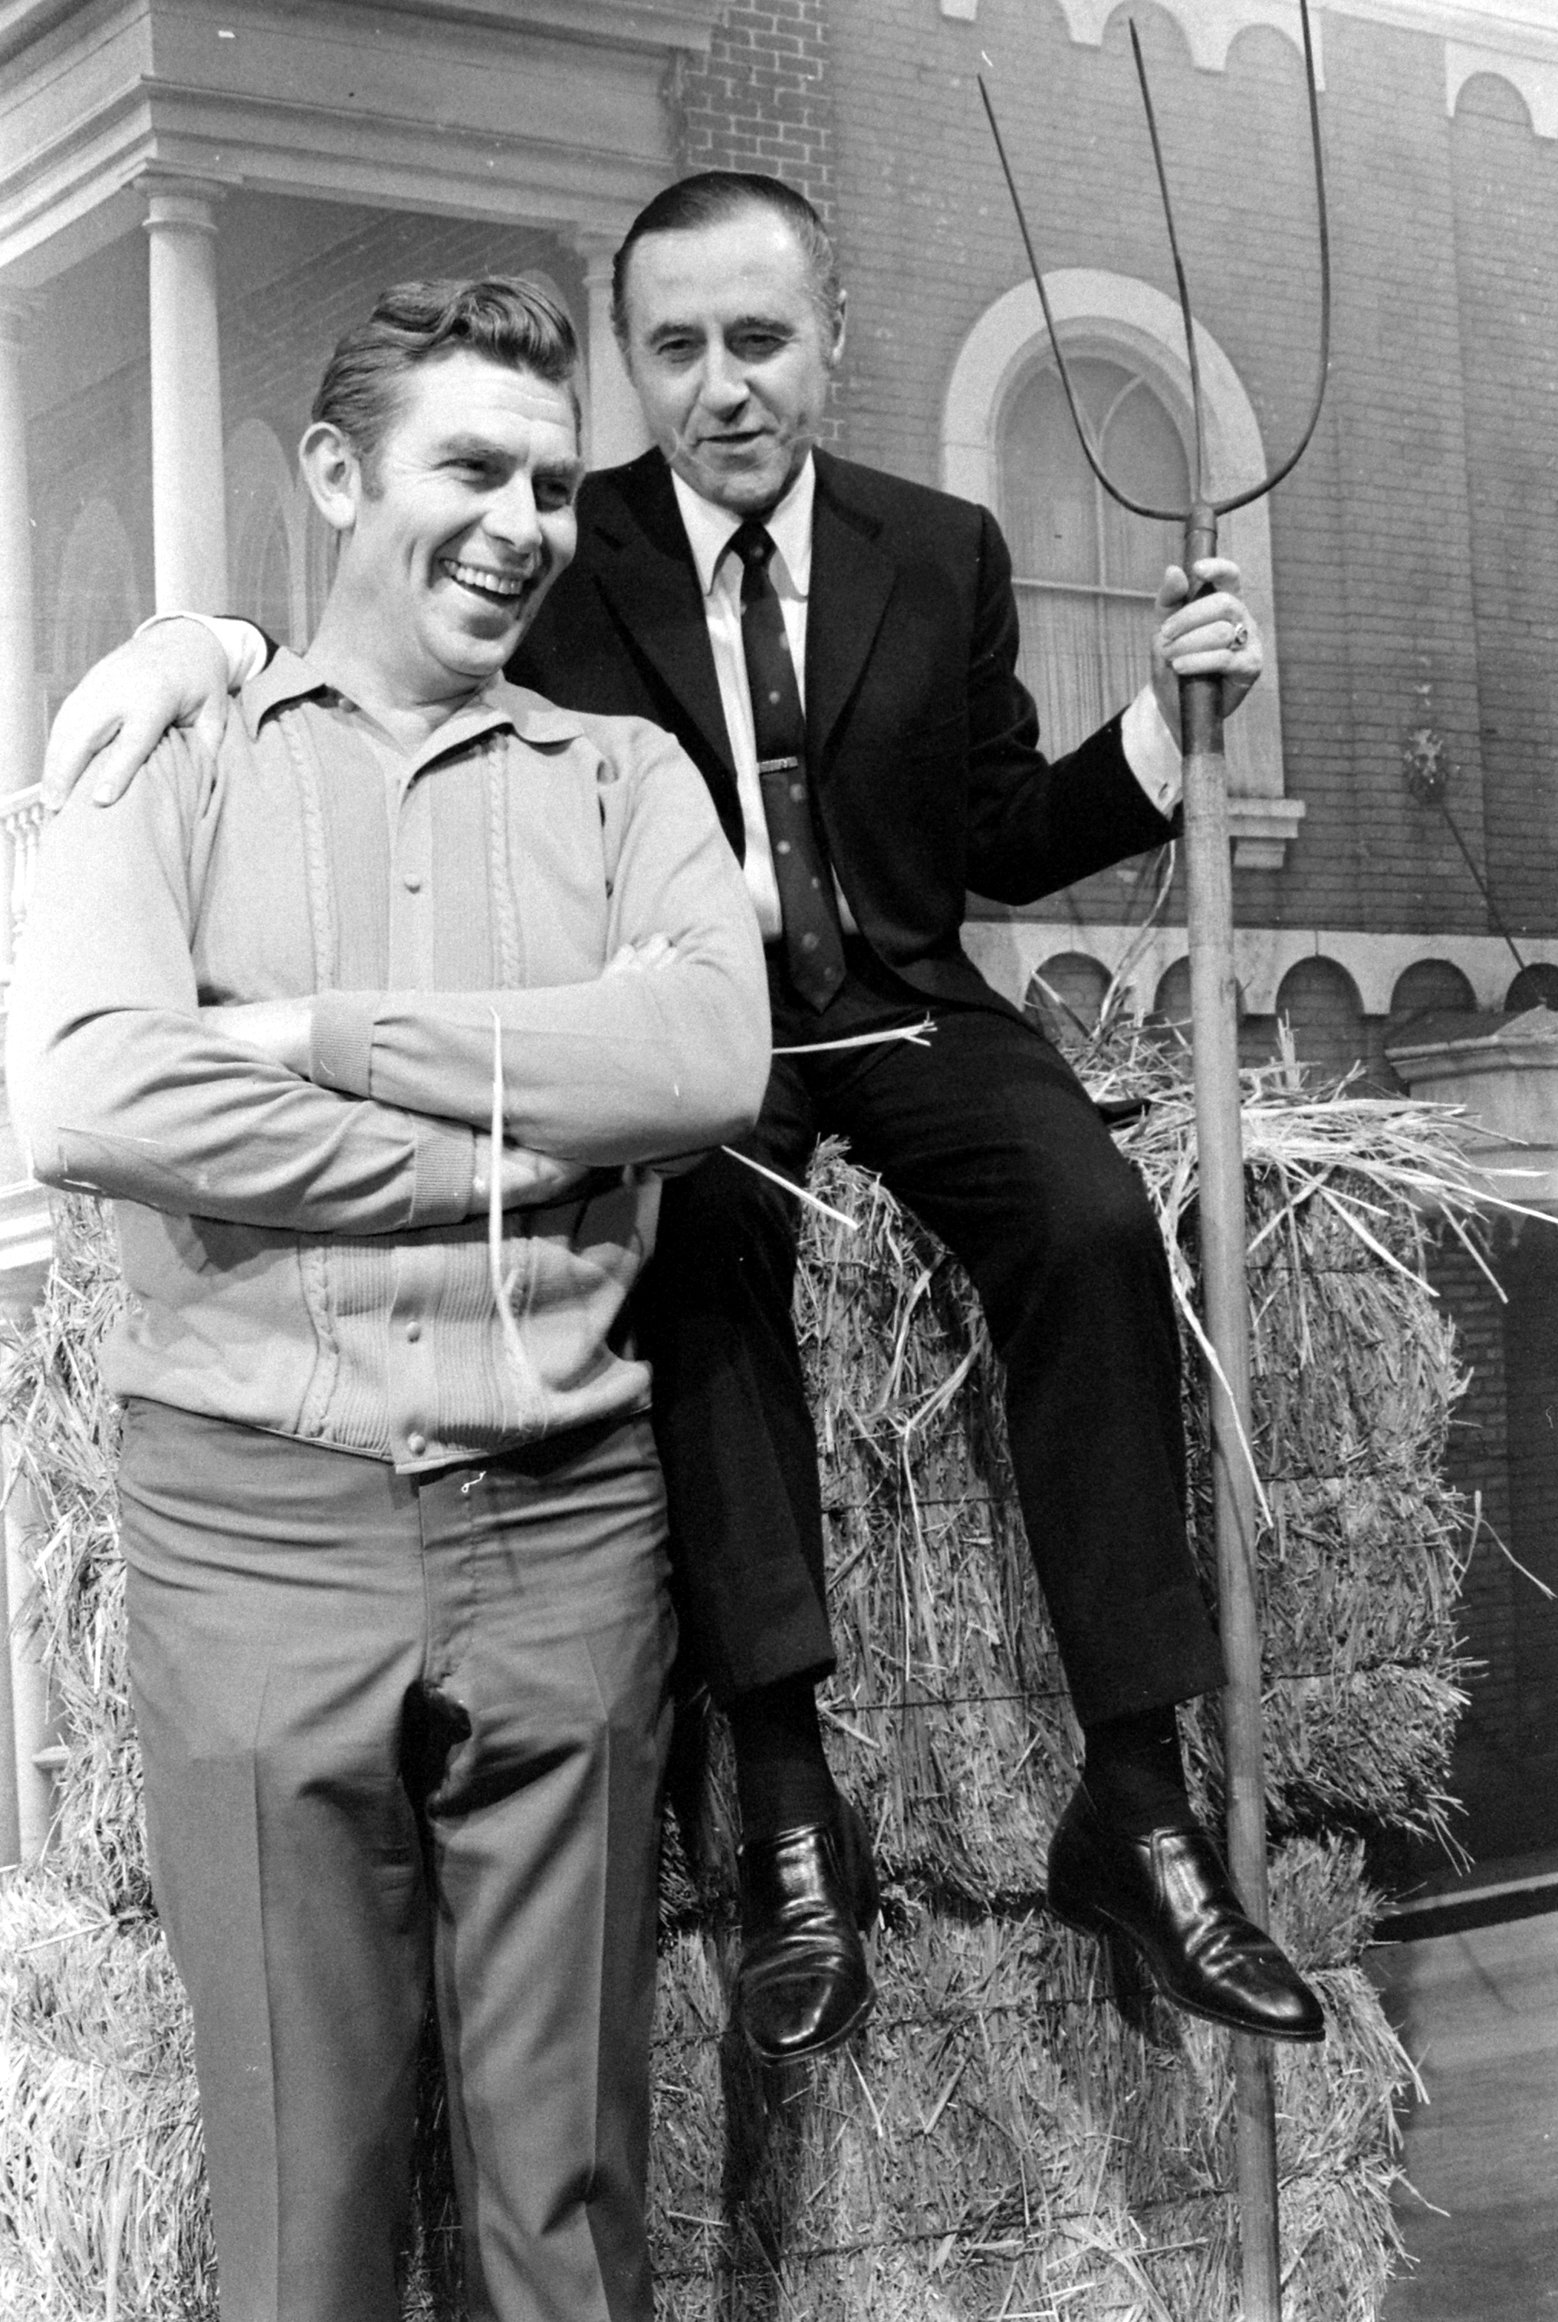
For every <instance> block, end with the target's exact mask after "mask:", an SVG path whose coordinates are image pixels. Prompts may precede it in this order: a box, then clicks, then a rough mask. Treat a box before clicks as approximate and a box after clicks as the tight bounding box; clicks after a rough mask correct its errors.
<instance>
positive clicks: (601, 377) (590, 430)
mask: <svg viewBox="0 0 1558 2322" xmlns="http://www.w3.org/2000/svg"><path fill="white" fill-rule="evenodd" d="M578 247H579V250H580V252H581V254H582V255H583V258H584V287H585V289H586V291H587V292H588V294H589V301H590V333H589V345H588V347H587V348H586V349H585V363H586V367H587V370H588V375H589V396H588V399H587V404H586V415H585V444H584V456H585V459H586V460H587V462H588V463H589V465H590V466H591V467H592V468H610V467H615V466H617V465H618V464H619V463H620V462H621V461H623V460H631V459H636V458H637V457H638V454H639V453H640V452H641V451H643V450H645V449H646V447H647V446H648V443H649V430H648V429H647V428H646V427H645V425H644V415H643V413H642V412H641V411H640V410H639V407H638V397H637V396H636V395H635V394H634V392H633V383H632V381H631V380H630V379H629V377H628V375H627V367H626V365H625V364H624V362H623V360H622V354H621V350H620V349H619V347H618V345H617V341H616V335H615V333H614V332H613V330H612V327H611V257H612V252H613V250H614V249H615V247H616V245H615V243H614V242H612V241H607V240H605V239H603V238H601V237H600V236H597V235H594V234H582V235H581V236H580V237H579V244H578Z"/></svg>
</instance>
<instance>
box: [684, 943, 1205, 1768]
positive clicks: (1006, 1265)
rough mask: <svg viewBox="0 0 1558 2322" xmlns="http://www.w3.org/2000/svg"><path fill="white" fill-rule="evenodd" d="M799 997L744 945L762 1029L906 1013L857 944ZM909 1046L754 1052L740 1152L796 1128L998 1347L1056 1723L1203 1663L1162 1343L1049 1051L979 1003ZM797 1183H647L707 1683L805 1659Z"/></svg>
mask: <svg viewBox="0 0 1558 2322" xmlns="http://www.w3.org/2000/svg"><path fill="white" fill-rule="evenodd" d="M848 950H849V954H850V974H849V976H848V978H847V979H846V981H845V983H844V985H843V987H842V988H841V990H840V992H839V994H838V995H837V997H836V998H835V999H834V1001H833V1002H832V1003H831V1005H830V1006H829V1007H828V1009H827V1010H826V1011H825V1012H824V1013H823V1014H821V1015H820V1016H819V1015H818V1014H816V1013H815V1012H814V1011H812V1010H811V1009H809V1008H806V1007H805V1006H803V1005H802V1004H801V1003H799V1002H798V1001H796V1000H795V999H794V997H793V996H792V995H790V994H789V992H788V988H787V986H786V984H785V981H784V978H783V972H782V968H781V967H778V966H776V965H773V964H771V968H770V982H771V985H772V991H773V1001H774V1041H775V1046H776V1047H784V1046H789V1045H791V1044H793V1043H797V1042H808V1043H810V1042H819V1041H824V1040H830V1039H834V1040H836V1039H839V1038H841V1037H844V1036H846V1035H848V1034H850V1033H857V1032H861V1031H866V1030H876V1029H881V1028H883V1027H885V1026H888V1025H891V1024H900V1023H913V1022H915V1021H917V1020H918V1019H920V1018H921V1017H923V1016H924V1015H925V1013H926V1008H925V1003H924V1001H923V1000H922V999H921V998H920V996H919V995H918V994H916V993H915V992H914V991H913V990H911V989H910V988H909V987H908V986H906V985H904V984H903V983H901V982H900V981H899V980H898V979H897V978H896V977H894V976H892V975H891V973H890V971H888V970H887V969H885V968H883V967H882V966H881V965H880V964H879V963H878V962H876V961H875V960H874V959H873V958H872V957H871V955H870V954H869V953H868V952H867V951H866V949H865V947H864V945H862V944H860V943H859V942H858V941H851V942H850V944H849V945H848ZM933 1015H934V1022H935V1029H934V1031H933V1032H932V1034H931V1035H930V1038H929V1042H928V1045H926V1046H924V1047H920V1046H914V1045H909V1044H907V1043H904V1042H894V1043H892V1044H891V1045H888V1046H885V1047H878V1048H866V1049H855V1050H844V1051H843V1052H835V1053H832V1054H826V1053H819V1054H814V1055H800V1056H796V1055H785V1056H776V1057H775V1059H774V1064H773V1071H772V1076H771V1078H770V1081H769V1084H768V1091H767V1096H766V1098H765V1101H764V1105H763V1111H762V1115H761V1118H760V1119H759V1121H758V1122H757V1125H756V1127H755V1128H754V1129H753V1130H752V1132H751V1133H750V1135H749V1136H748V1137H747V1138H746V1139H745V1140H744V1141H743V1144H742V1147H741V1150H743V1151H745V1152H749V1153H751V1154H752V1155H753V1157H754V1158H755V1159H757V1160H759V1161H762V1162H764V1163H765V1164H766V1165H767V1166H768V1167H770V1168H773V1169H777V1170H779V1171H781V1172H783V1173H785V1174H786V1175H788V1176H789V1177H791V1178H792V1179H795V1180H800V1179H803V1178H804V1175H805V1171H806V1165H807V1162H808V1160H809V1158H810V1155H811V1152H812V1149H813V1147H814V1145H815V1144H816V1142H817V1140H818V1138H819V1137H821V1136H824V1135H828V1134H836V1135H839V1136H842V1137H845V1138H847V1139H848V1141H849V1149H850V1153H851V1157H852V1158H853V1159H854V1160H855V1161H856V1162H858V1163H859V1164H860V1165H861V1166H862V1167H864V1168H866V1169H869V1170H873V1171H875V1172H876V1173H877V1174H878V1175H879V1176H880V1177H881V1179H882V1181H883V1183H884V1184H885V1185H886V1186H887V1187H888V1189H889V1191H890V1192H892V1193H893V1194H894V1195H895V1196H896V1198H897V1199H898V1200H899V1201H900V1202H901V1203H902V1204H903V1205H904V1206H905V1207H906V1208H907V1209H909V1210H910V1211H912V1212H913V1213H914V1215H916V1216H917V1217H919V1218H921V1219H922V1220H923V1221H924V1223H925V1224H926V1225H928V1226H929V1227H930V1228H931V1229H932V1231H933V1232H935V1233H936V1234H937V1235H939V1237H940V1238H941V1240H942V1241H943V1242H944V1243H945V1244H946V1245H947V1247H948V1248H949V1249H950V1250H952V1251H953V1252H954V1253H955V1254H956V1256H957V1257H958V1258H959V1259H960V1260H961V1261H962V1263H963V1265H964V1267H965V1268H966V1269H967V1272H968V1274H969V1276H970V1278H971V1280H972V1281H973V1283H974V1286H975V1288H976V1290H977V1291H978V1294H979V1297H980V1300H981V1302H982V1303H983V1306H984V1310H985V1314H986V1317H987V1319H988V1322H989V1326H990V1332H991V1337H992V1340H993V1342H994V1344H995V1346H996V1349H997V1351H998V1352H999V1354H1000V1356H1001V1358H1002V1360H1003V1363H1004V1365H1005V1370H1006V1415H1007V1426H1008V1432H1009V1435H1010V1440H1011V1449H1012V1463H1013V1468H1014V1471H1015V1477H1016V1484H1017V1492H1018V1498H1019V1502H1020V1505H1021V1508H1022V1514H1023V1521H1024V1525H1025V1527H1026V1530H1027V1535H1028V1542H1029V1546H1030V1549H1031V1551H1032V1554H1033V1557H1034V1561H1035V1564H1036V1566H1037V1570H1038V1576H1039V1581H1040V1585H1041V1586H1042V1588H1043V1591H1044V1595H1045V1600H1046V1602H1047V1604H1048V1607H1049V1611H1050V1615H1051V1619H1052V1622H1053V1625H1054V1629H1055V1634H1056V1639H1057V1642H1058V1645H1059V1649H1060V1654H1061V1659H1062V1662H1063V1664H1064V1667H1065V1671H1066V1676H1067V1680H1068V1682H1069V1684H1070V1687H1071V1694H1072V1701H1073V1705H1074V1707H1075V1709H1076V1712H1077V1715H1078V1717H1079V1718H1080V1719H1081V1720H1082V1722H1083V1723H1084V1724H1092V1723H1095V1722H1098V1721H1099V1720H1102V1719H1105V1718H1111V1717H1118V1716H1123V1715H1126V1714H1128V1713H1130V1712H1132V1711H1137V1710H1142V1709H1148V1708H1154V1707H1158V1706H1161V1705H1164V1704H1166V1703H1169V1702H1173V1701H1180V1700H1186V1699H1189V1698H1191V1697H1192V1696H1193V1695H1195V1694H1198V1693H1202V1692H1204V1691H1206V1690H1207V1689H1208V1688H1210V1687H1213V1686H1216V1685H1219V1684H1220V1683H1221V1682H1222V1663H1221V1656H1220V1652H1219V1648H1218V1644H1217V1638H1216V1634H1215V1631H1214V1629H1213V1627H1212V1624H1211V1621H1210V1619H1209V1617H1208V1613H1207V1609H1206V1605H1205V1601H1204V1599H1203V1596H1202V1593H1201V1589H1200V1585H1199V1582H1198V1580H1197V1577H1196V1573H1195V1570H1194V1567H1193V1564H1192V1561H1191V1558H1190V1553H1189V1548H1188V1545H1187V1542H1186V1537H1185V1526H1184V1513H1183V1503H1184V1440H1183V1428H1182V1419H1181V1412H1180V1399H1179V1395H1180V1387H1179V1341H1178V1331H1177V1327H1176V1322H1175V1315H1174V1305H1173V1293H1172V1290H1171V1287H1170V1282H1169V1274H1168V1266H1167V1261H1166V1258H1165V1255H1164V1251H1163V1245H1162V1239H1161V1236H1160V1233H1159V1229H1158V1225H1157V1221H1156V1219H1155V1217H1154V1216H1153V1213H1152V1210H1151V1208H1150V1206H1149V1204H1148V1201H1147V1197H1146V1194H1145V1192H1144V1190H1143V1188H1142V1185H1141V1182H1140V1179H1139V1178H1138V1177H1137V1175H1136V1172H1135V1171H1134V1170H1133V1169H1132V1168H1131V1167H1130V1165H1129V1164H1128V1163H1127V1162H1126V1161H1125V1160H1124V1159H1123V1158H1122V1157H1121V1155H1120V1154H1119V1152H1118V1151H1117V1149H1116V1147H1115V1145H1114V1142H1113V1140H1112V1138H1111V1137H1110V1135H1109V1132H1108V1130H1107V1128H1106V1127H1105V1126H1104V1123H1103V1121H1102V1119H1101V1117H1100V1115H1099V1113H1098V1111H1097V1109H1096V1108H1095V1106H1094V1105H1093V1103H1092V1102H1091V1100H1090V1099H1089V1097H1088V1096H1087V1094H1086V1092H1085V1090H1084V1089H1083V1088H1082V1086H1081V1084H1080V1082H1079V1081H1078V1080H1077V1078H1076V1076H1075V1074H1074V1073H1072V1072H1071V1070H1070V1069H1069V1067H1068V1066H1067V1065H1066V1064H1065V1062H1064V1061H1063V1059H1062V1058H1061V1057H1060V1055H1059V1054H1058V1053H1057V1051H1056V1050H1055V1049H1054V1048H1053V1047H1052V1046H1051V1044H1050V1043H1049V1042H1048V1041H1046V1040H1045V1039H1044V1038H1043V1037H1042V1036H1041V1035H1040V1034H1039V1033H1037V1032H1035V1031H1034V1030H1032V1029H1031V1028H1030V1027H1029V1026H1028V1025H1026V1024H1025V1023H1023V1022H1022V1021H1020V1020H1019V1019H1018V1018H1016V1017H1015V1016H1012V1015H1010V1014H1007V1013H1005V1012H1004V1011H1000V1010H998V1009H996V1008H994V1007H991V1008H985V1007H979V1006H969V1007H951V1008H949V1007H946V1006H945V1005H940V1004H938V1005H937V1007H936V1008H935V1009H934V1011H933ZM799 1222H800V1204H799V1203H797V1202H796V1201H795V1200H794V1199H793V1198H792V1197H791V1196H790V1195H788V1194H786V1193H784V1192H782V1191H781V1190H780V1189H779V1188H778V1187H777V1186H772V1185H768V1184H766V1183H765V1182H764V1181H763V1179H761V1178H760V1177H758V1176H757V1175H755V1173H754V1172H753V1171H751V1170H749V1169H746V1168H744V1167H743V1166H742V1165H741V1164H740V1163H739V1162H737V1161H733V1160H731V1159H729V1158H728V1157H727V1156H726V1155H724V1154H719V1153H717V1154H715V1155H713V1156H712V1157H711V1158H710V1159H709V1160H708V1161H706V1162H705V1163H703V1165H702V1166H701V1167H700V1168H698V1169H697V1170H695V1171H693V1172H692V1173H691V1174H690V1175H688V1176H687V1177H685V1178H681V1179H678V1180H675V1181H673V1182H671V1183H669V1184H668V1185H667V1186H666V1189H665V1196H664V1204H663V1209H662V1216H661V1227H660V1237H659V1244H658V1249H657V1255H656V1258H655V1262H654V1265H653V1267H652V1268H651V1270H650V1282H649V1299H648V1307H647V1319H648V1327H649V1340H650V1352H651V1355H652V1357H653V1361H654V1365H655V1427H656V1438H657V1441H658V1444H659V1448H660V1456H661V1461H662V1465H663V1467H664V1470H665V1478H666V1489H667V1496H668V1504H669V1514H670V1523H671V1534H672V1558H673V1566H674V1569H675V1572H676V1584H677V1588H678V1609H679V1612H680V1616H681V1620H682V1627H683V1635H684V1640H685V1642H686V1645H687V1647H688V1650H689V1651H690V1652H691V1654H692V1656H693V1659H694V1664H695V1667H696V1669H697V1673H698V1674H699V1675H700V1676H702V1678H703V1679H704V1680H705V1681H706V1682H707V1684H708V1685H709V1688H710V1690H711V1692H712V1693H713V1695H714V1698H715V1699H716V1700H717V1701H720V1702H728V1701H729V1700H730V1699H731V1698H732V1697H733V1696H736V1695H738V1694H741V1693H743V1692H746V1691H748V1690H750V1689H751V1688H753V1687H756V1686H759V1685H766V1684H771V1683H773V1682H775V1681H776V1680H778V1679H780V1678H784V1677H789V1676H795V1675H800V1674H804V1673H812V1674H818V1675H820V1674H825V1673H826V1672H827V1671H828V1670H829V1669H830V1668H831V1667H832V1665H833V1660H832V1645H831V1640H830V1636H829V1631H828V1622H827V1612H826V1602H825V1594H824V1581H823V1532H822V1512H821V1495H820V1487H819V1482H818V1475H817V1457H816V1442H815V1437H814V1435H813V1431H812V1425H811V1419H810V1415H809V1412H808V1409H807V1403H806V1395H805V1390H804V1384H803V1380H802V1373H801V1365H800V1357H799V1353H798V1350H797V1347H796V1342H795V1335H794V1330H793V1327H792V1323H791V1315H790V1301H791V1291H792V1288H793V1283H794V1275H795V1263H796V1244H797V1237H798V1231H799Z"/></svg>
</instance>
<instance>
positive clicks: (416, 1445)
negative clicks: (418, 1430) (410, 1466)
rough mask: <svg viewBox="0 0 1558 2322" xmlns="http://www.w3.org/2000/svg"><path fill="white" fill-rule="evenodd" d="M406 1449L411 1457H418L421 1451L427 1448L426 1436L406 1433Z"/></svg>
mask: <svg viewBox="0 0 1558 2322" xmlns="http://www.w3.org/2000/svg"><path fill="white" fill-rule="evenodd" d="M406 1449H407V1450H408V1451H409V1452H410V1454H411V1456H412V1458H413V1459H420V1458H421V1456H422V1454H423V1452H424V1451H426V1449H427V1437H426V1436H425V1435H408V1436H407V1437H406Z"/></svg>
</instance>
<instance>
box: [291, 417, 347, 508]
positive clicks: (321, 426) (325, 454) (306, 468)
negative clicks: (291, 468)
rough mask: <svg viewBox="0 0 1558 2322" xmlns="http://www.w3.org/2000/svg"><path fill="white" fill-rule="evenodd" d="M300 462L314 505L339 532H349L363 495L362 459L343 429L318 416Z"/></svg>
mask: <svg viewBox="0 0 1558 2322" xmlns="http://www.w3.org/2000/svg"><path fill="white" fill-rule="evenodd" d="M298 465H299V467H300V468H301V469H302V471H303V481H304V482H305V483H306V484H307V486H308V488H309V491H310V492H311V493H312V494H313V499H314V505H315V507H316V508H317V509H318V510H319V513H320V515H321V516H322V517H323V518H324V520H325V522H326V523H327V524H328V525H329V526H330V528H331V530H332V531H335V532H349V531H350V530H351V528H352V526H353V524H354V523H355V522H356V519H357V503H358V501H359V500H360V499H361V498H362V462H361V461H360V460H359V459H358V457H357V454H356V452H355V451H354V450H353V449H352V447H351V445H350V444H349V443H348V442H347V440H346V437H345V436H344V435H343V434H342V433H341V430H340V429H339V428H338V427H337V426H336V425H335V424H334V422H333V421H331V420H328V419H316V420H315V421H314V423H313V425H312V427H310V428H308V429H307V430H306V431H305V433H304V436H303V440H302V442H301V443H300V444H299V445H298Z"/></svg>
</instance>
